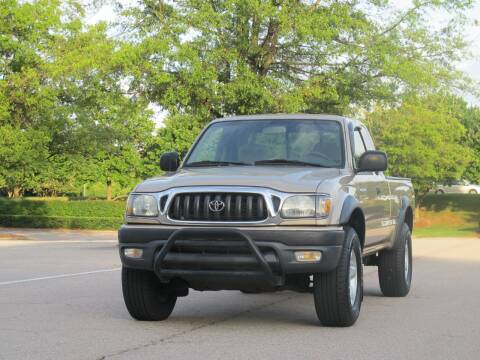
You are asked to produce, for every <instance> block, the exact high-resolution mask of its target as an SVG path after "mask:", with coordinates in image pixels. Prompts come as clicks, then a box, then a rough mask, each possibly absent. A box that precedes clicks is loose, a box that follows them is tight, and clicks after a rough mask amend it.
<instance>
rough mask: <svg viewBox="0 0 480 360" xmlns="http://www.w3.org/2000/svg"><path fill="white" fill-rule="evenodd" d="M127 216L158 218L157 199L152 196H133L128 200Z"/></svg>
mask: <svg viewBox="0 0 480 360" xmlns="http://www.w3.org/2000/svg"><path fill="white" fill-rule="evenodd" d="M127 215H133V216H158V204H157V200H156V198H155V197H154V196H152V195H131V196H130V197H129V198H128V207H127Z"/></svg>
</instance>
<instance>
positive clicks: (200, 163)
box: [185, 160, 251, 167]
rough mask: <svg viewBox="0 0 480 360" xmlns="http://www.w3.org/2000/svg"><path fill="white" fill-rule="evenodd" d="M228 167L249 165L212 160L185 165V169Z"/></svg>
mask: <svg viewBox="0 0 480 360" xmlns="http://www.w3.org/2000/svg"><path fill="white" fill-rule="evenodd" d="M230 165H244V166H246V165H251V164H248V163H245V162H239V161H212V160H202V161H194V162H192V163H188V164H185V166H186V167H201V166H230Z"/></svg>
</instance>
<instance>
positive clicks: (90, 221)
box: [0, 199, 125, 229]
mask: <svg viewBox="0 0 480 360" xmlns="http://www.w3.org/2000/svg"><path fill="white" fill-rule="evenodd" d="M124 209H125V202H123V201H101V200H95V201H94V200H83V201H82V200H78V201H65V199H53V200H49V201H38V200H32V199H15V200H12V199H0V226H11V227H30V228H68V229H117V228H118V227H119V226H120V225H121V224H122V223H123V212H124Z"/></svg>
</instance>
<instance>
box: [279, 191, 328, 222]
mask: <svg viewBox="0 0 480 360" xmlns="http://www.w3.org/2000/svg"><path fill="white" fill-rule="evenodd" d="M331 210H332V199H331V198H330V197H329V196H325V195H295V196H290V197H289V198H287V199H286V200H285V201H284V203H283V206H282V210H281V212H280V215H281V216H282V217H283V218H314V217H317V218H324V217H327V216H328V215H330V212H331Z"/></svg>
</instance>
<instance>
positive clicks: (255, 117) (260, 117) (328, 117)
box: [213, 113, 347, 122]
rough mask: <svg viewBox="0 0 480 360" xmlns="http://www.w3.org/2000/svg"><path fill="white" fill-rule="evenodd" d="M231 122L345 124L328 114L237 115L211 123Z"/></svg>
mask: <svg viewBox="0 0 480 360" xmlns="http://www.w3.org/2000/svg"><path fill="white" fill-rule="evenodd" d="M231 120H336V121H340V122H345V121H346V120H347V118H346V117H344V116H339V115H330V114H284V113H277V114H256V115H238V116H227V117H224V118H217V119H215V120H213V122H220V121H231Z"/></svg>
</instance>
